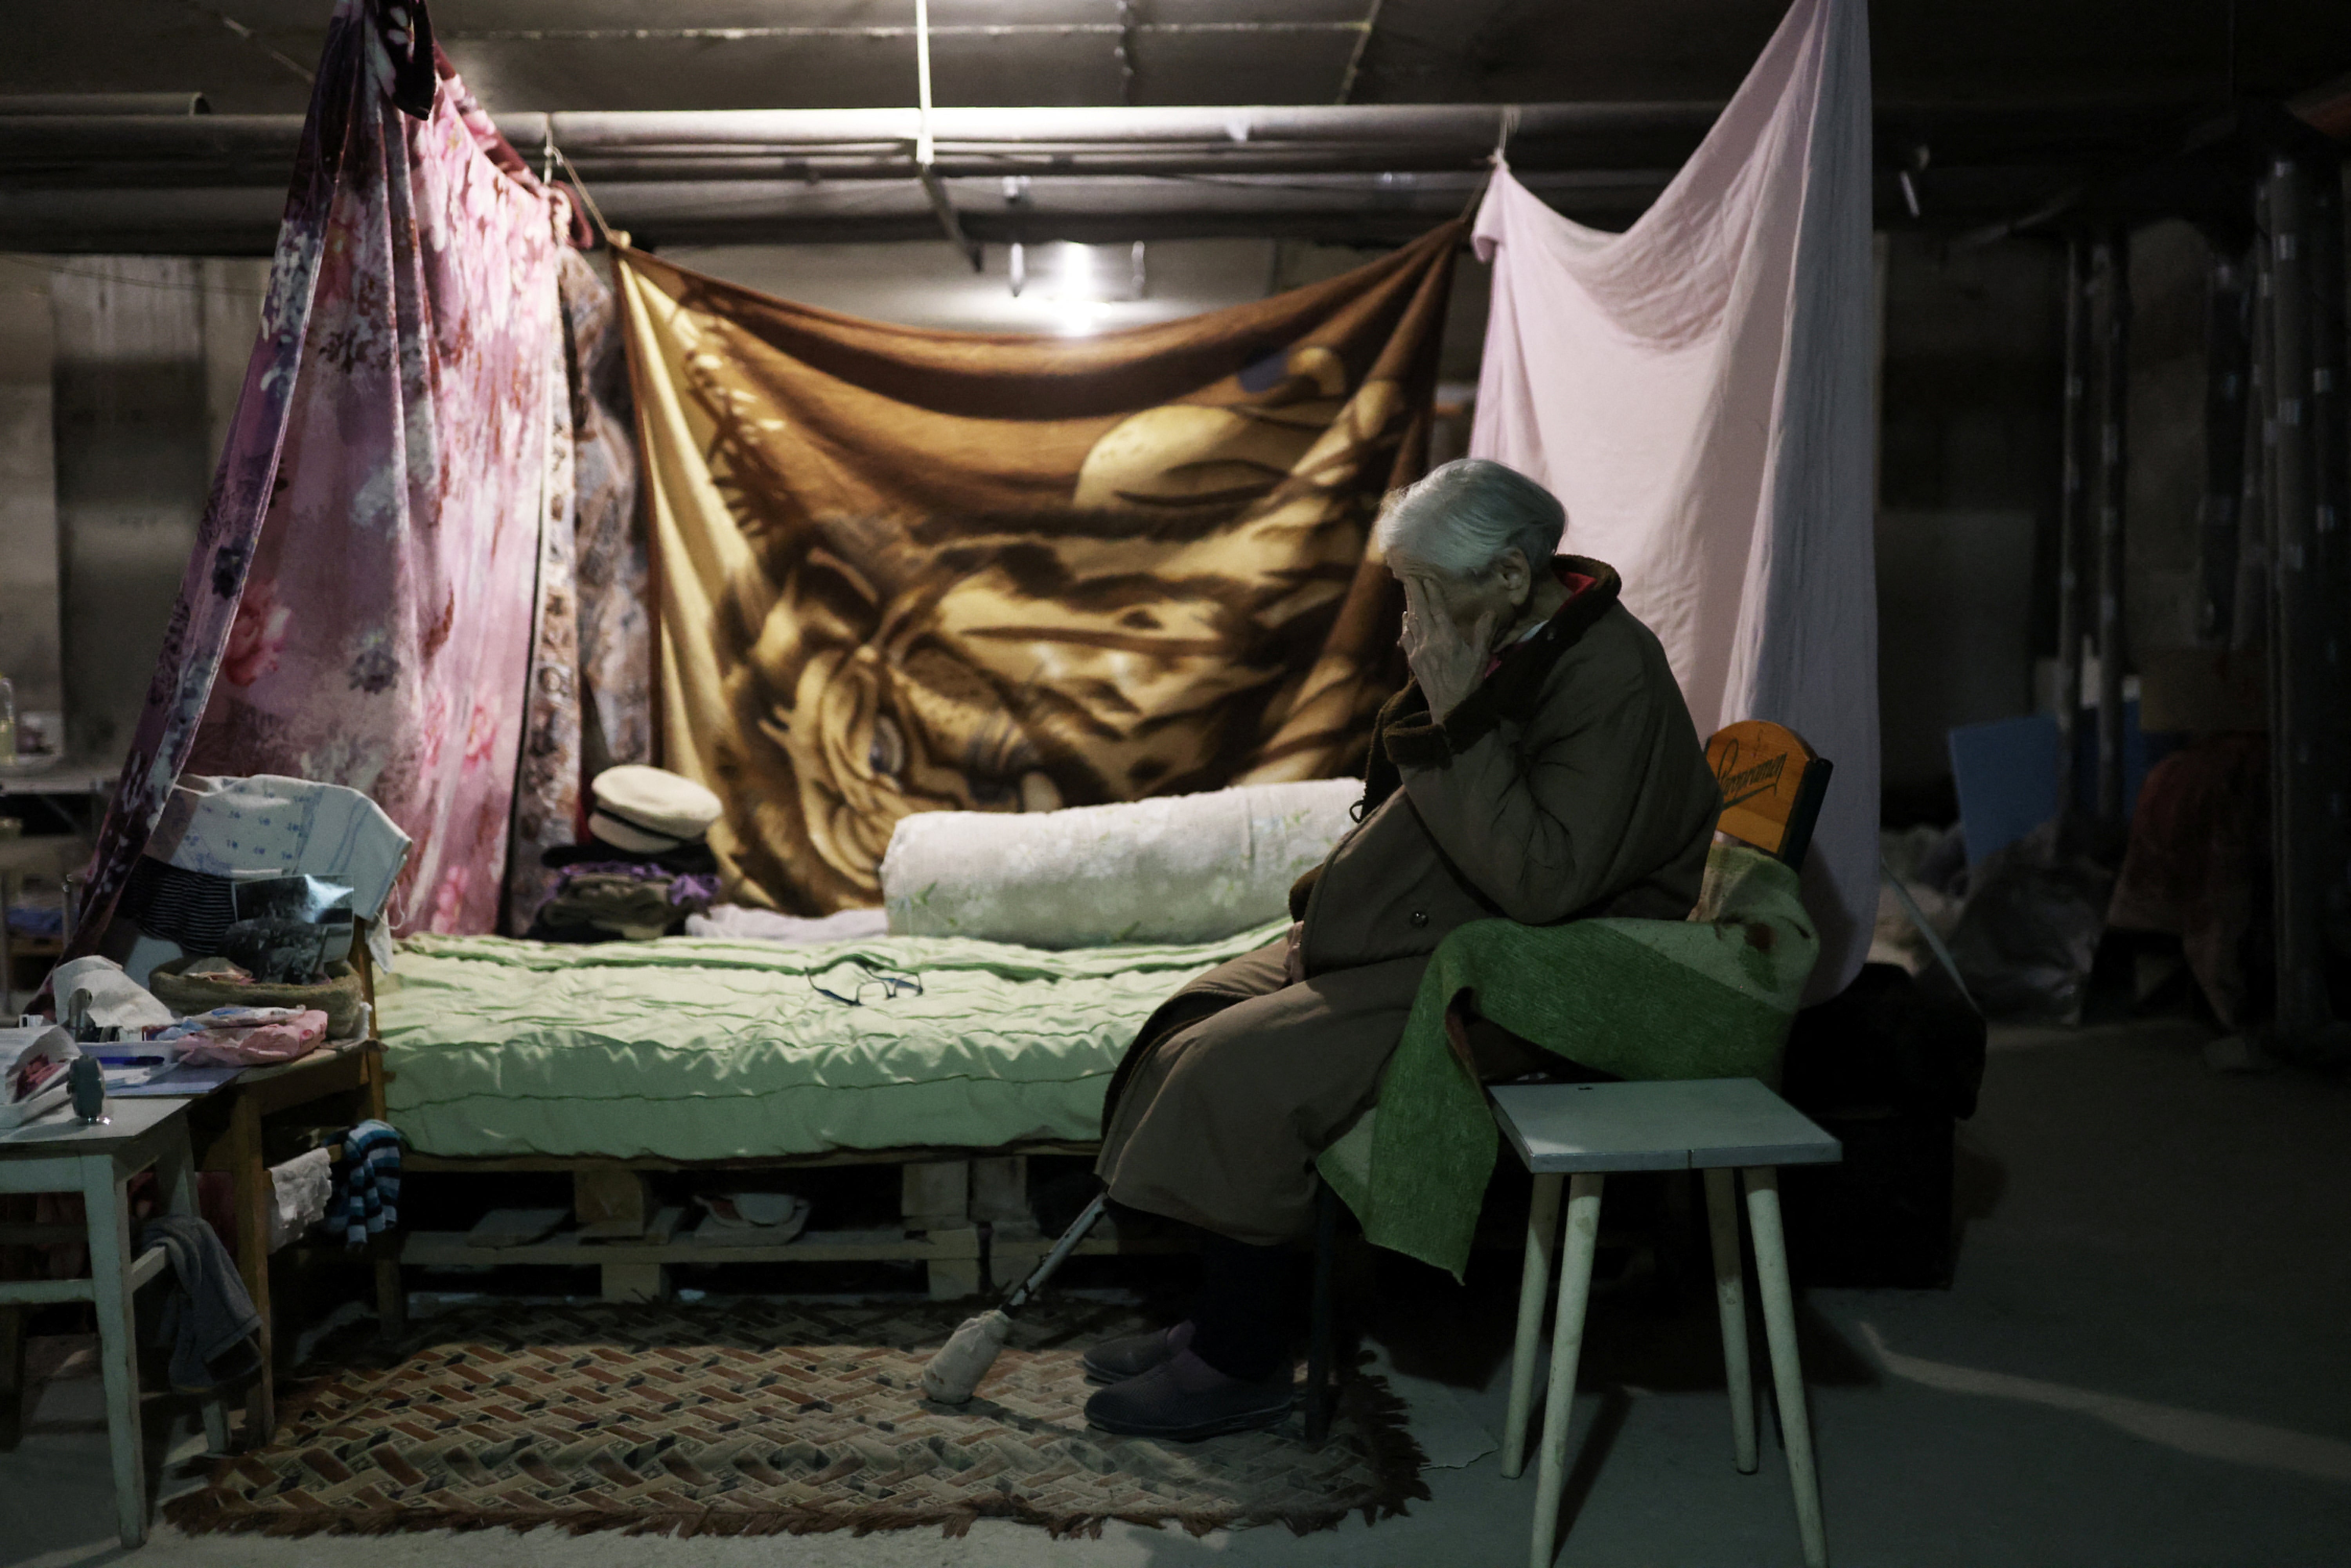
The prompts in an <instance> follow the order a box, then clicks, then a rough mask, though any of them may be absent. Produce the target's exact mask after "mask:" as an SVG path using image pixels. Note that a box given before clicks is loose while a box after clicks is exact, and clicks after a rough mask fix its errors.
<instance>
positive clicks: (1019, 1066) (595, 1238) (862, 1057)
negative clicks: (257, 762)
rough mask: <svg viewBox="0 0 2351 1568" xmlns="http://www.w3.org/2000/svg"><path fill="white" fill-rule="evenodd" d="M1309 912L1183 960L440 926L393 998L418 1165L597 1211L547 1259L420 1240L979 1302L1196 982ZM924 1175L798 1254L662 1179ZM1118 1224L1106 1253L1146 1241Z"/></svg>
mask: <svg viewBox="0 0 2351 1568" xmlns="http://www.w3.org/2000/svg"><path fill="white" fill-rule="evenodd" d="M1281 930H1282V923H1281V922H1279V921H1277V922H1274V923H1271V924H1269V925H1265V926H1263V927H1260V928H1258V929H1254V930H1250V931H1248V932H1244V933H1241V934H1239V935H1238V936H1230V937H1227V938H1225V939H1222V940H1219V941H1215V942H1206V943H1196V944H1186V945H1177V946H1101V947H1087V948H1079V949H1074V950H1068V951H1048V950H1044V949H1040V948H1034V947H1022V946H1011V945H1009V944H1005V943H998V942H986V941H978V940H973V939H969V938H959V937H920V936H893V937H877V938H869V939H864V940H860V941H855V942H845V943H834V944H829V945H825V946H785V945H781V944H777V943H771V942H758V941H738V940H726V939H719V938H710V937H665V938H662V939H660V940H657V941H652V942H625V943H608V944H601V945H597V946H567V945H562V944H549V943H540V942H530V941H521V940H515V939H511V938H504V937H490V936H475V937H444V936H427V937H419V938H415V939H412V940H410V941H409V942H407V943H404V944H403V945H402V949H401V953H400V958H399V965H398V974H397V978H396V980H392V979H391V978H390V977H385V978H381V979H380V980H379V983H378V1005H379V1009H380V1022H379V1030H378V1032H379V1034H380V1035H381V1039H382V1041H383V1051H384V1067H385V1071H386V1076H387V1080H388V1082H387V1086H386V1108H387V1114H388V1116H389V1119H390V1120H391V1121H392V1124H393V1125H395V1126H397V1127H398V1128H399V1129H400V1130H401V1132H402V1135H403V1136H404V1137H405V1138H406V1139H407V1142H408V1145H409V1149H410V1154H409V1156H408V1158H409V1161H410V1166H411V1168H413V1169H414V1170H417V1171H420V1172H434V1173H446V1172H468V1173H475V1174H479V1175H481V1176H485V1177H490V1178H495V1177H496V1176H499V1175H501V1174H505V1173H513V1172H565V1173H569V1175H570V1176H571V1177H572V1186H573V1210H574V1212H573V1217H572V1220H573V1222H572V1223H571V1224H570V1225H569V1227H568V1228H565V1229H563V1230H561V1231H559V1233H557V1234H555V1235H553V1236H551V1237H549V1238H548V1239H544V1240H539V1241H533V1242H528V1243H526V1244H522V1245H496V1246H493V1245H489V1244H487V1241H486V1240H485V1239H478V1238H475V1237H472V1236H470V1235H469V1234H468V1233H466V1232H462V1231H443V1232H434V1231H420V1232H412V1233H411V1234H409V1235H408V1236H407V1237H406V1238H405V1239H404V1241H403V1242H402V1250H401V1259H402V1262H404V1263H407V1264H412V1265H422V1266H442V1267H445V1266H450V1265H481V1264H541V1265H545V1264H559V1265H568V1266H574V1267H582V1266H593V1267H596V1268H597V1269H599V1270H601V1281H602V1288H603V1291H604V1293H605V1295H607V1296H608V1297H611V1298H614V1299H621V1300H636V1299H645V1298H649V1297H657V1296H659V1295H661V1294H663V1293H664V1292H665V1291H666V1290H667V1288H668V1276H667V1270H669V1269H670V1268H671V1267H672V1266H674V1265H678V1264H686V1263H716V1262H743V1263H751V1262H769V1263H773V1262H808V1263H818V1262H837V1261H861V1260H898V1261H911V1262H920V1263H923V1264H925V1265H927V1268H928V1273H929V1281H930V1289H931V1292H932V1293H933V1294H934V1295H935V1296H941V1297H950V1296H960V1295H965V1294H968V1293H970V1292H971V1291H976V1290H977V1289H978V1288H980V1286H981V1285H982V1283H983V1282H984V1281H983V1254H984V1253H985V1256H986V1262H987V1270H986V1271H987V1274H988V1275H989V1276H991V1277H992V1278H993V1279H994V1280H995V1281H998V1282H1001V1281H1005V1280H1007V1279H1008V1278H1010V1277H1013V1276H1016V1275H1017V1274H1018V1273H1019V1272H1020V1271H1021V1270H1024V1269H1025V1268H1027V1267H1028V1266H1029V1265H1030V1264H1032V1263H1033V1262H1034V1260H1036V1259H1037V1258H1038V1257H1040V1256H1041V1254H1042V1251H1043V1249H1044V1247H1045V1246H1046V1244H1047V1243H1046V1239H1043V1238H1041V1237H1040V1236H1039V1235H1038V1234H1037V1231H1036V1228H1035V1226H1034V1224H1033V1222H1032V1221H1031V1220H1030V1218H1029V1211H1028V1203H1027V1197H1026V1192H1025V1183H1026V1178H1025V1165H1026V1160H1027V1158H1028V1157H1029V1156H1030V1155H1039V1154H1084V1153H1090V1152H1091V1151H1092V1147H1093V1145H1094V1141H1095V1139H1096V1136H1097V1134H1098V1131H1099V1126H1100V1118H1101V1114H1102V1097H1103V1093H1104V1091H1105V1090H1106V1089H1107V1087H1108V1085H1109V1082H1110V1078H1111V1074H1112V1073H1113V1071H1115V1070H1116V1068H1117V1066H1118V1061H1119V1058H1120V1056H1121V1055H1122V1054H1123V1052H1124V1051H1125V1049H1126V1047H1127V1045H1128V1043H1129V1042H1130V1041H1131V1040H1133V1039H1134V1035H1135V1032H1136V1030H1138V1029H1139V1028H1140V1027H1141V1026H1142V1024H1143V1022H1144V1019H1146V1018H1147V1017H1149V1015H1150V1013H1151V1010H1152V1009H1154V1008H1155V1007H1156V1006H1157V1005H1158V1004H1159V1003H1160V1002H1161V1001H1162V1000H1163V999H1165V997H1166V996H1167V995H1168V993H1170V992H1172V991H1174V990H1175V988H1177V987H1178V986H1181V985H1182V984H1184V983H1185V982H1186V981H1187V980H1189V979H1191V978H1192V977H1195V976H1196V975H1198V974H1200V973H1202V972H1203V971H1205V970H1207V968H1209V967H1212V966H1214V965H1216V964H1218V963H1221V962H1223V961H1224V960H1225V959H1227V958H1231V957H1236V956H1239V955H1241V954H1243V953H1247V952H1249V951H1251V950H1252V949H1254V948H1256V947H1258V946H1263V945H1264V944H1265V943H1267V942H1269V941H1271V940H1273V939H1274V938H1275V937H1276V936H1279V935H1280V932H1281ZM883 1163H886V1164H894V1165H897V1166H901V1167H902V1176H901V1179H900V1194H901V1208H902V1215H901V1218H900V1222H899V1223H898V1224H897V1225H896V1226H894V1227H892V1228H888V1229H886V1230H880V1231H876V1230H872V1229H861V1230H854V1231H842V1230H838V1229H830V1228H824V1217H823V1216H822V1215H819V1216H817V1217H816V1224H815V1226H814V1227H812V1228H810V1230H808V1231H806V1232H804V1233H802V1234H801V1235H800V1236H799V1237H797V1238H795V1239H792V1240H790V1241H789V1242H786V1243H782V1244H780V1245H777V1246H772V1247H768V1246H757V1245H751V1246H747V1245H743V1244H741V1243H740V1242H739V1241H738V1240H736V1239H731V1238H730V1239H727V1240H726V1241H723V1242H722V1241H717V1240H698V1239H695V1236H694V1235H692V1234H689V1233H688V1229H687V1227H688V1226H689V1225H690V1224H691V1223H692V1221H693V1219H694V1218H695V1217H693V1216H690V1215H689V1214H688V1213H687V1212H685V1211H684V1209H683V1207H676V1206H664V1205H663V1204H661V1203H660V1202H658V1201H657V1199H656V1198H655V1197H654V1196H653V1185H652V1183H651V1182H650V1181H649V1180H648V1177H649V1175H650V1174H651V1173H654V1172H664V1171H700V1172H707V1173H713V1174H716V1173H720V1172H737V1171H774V1170H778V1169H789V1168H792V1167H805V1166H832V1165H871V1164H883ZM1134 1245H1135V1244H1134V1242H1132V1241H1131V1240H1125V1241H1123V1240H1122V1239H1120V1238H1118V1237H1117V1236H1115V1235H1114V1234H1108V1233H1104V1234H1101V1235H1098V1237H1097V1239H1095V1240H1094V1241H1092V1243H1090V1249H1092V1250H1097V1251H1103V1250H1122V1249H1133V1248H1134Z"/></svg>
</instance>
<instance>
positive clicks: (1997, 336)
mask: <svg viewBox="0 0 2351 1568" xmlns="http://www.w3.org/2000/svg"><path fill="white" fill-rule="evenodd" d="M2063 271H2064V257H2063V254H2062V253H2061V252H2060V251H2058V250H2057V249H2056V248H2055V247H2054V246H2049V245H2046V244H2043V243H2038V242H2032V241H2022V240H2015V241H2008V242H2004V243H2002V244H2000V245H1996V246H1987V247H1983V248H1980V249H1976V250H1971V251H1966V252H1959V253H1953V252H1951V251H1950V250H1949V248H1948V247H1947V246H1945V245H1944V244H1943V243H1942V242H1940V241H1938V240H1934V239H1930V238H1928V237H1925V236H1921V235H1895V236H1892V237H1891V238H1890V239H1889V240H1888V242H1887V245H1886V270H1885V283H1884V290H1885V298H1884V300H1883V312H1884V326H1883V328H1882V333H1883V357H1882V360H1881V363H1880V367H1879V394H1878V396H1879V443H1878V519H1877V581H1878V594H1877V608H1878V632H1877V636H1878V658H1877V679H1878V711H1879V716H1880V724H1881V729H1882V733H1883V736H1884V766H1885V777H1886V783H1887V785H1888V786H1889V787H1894V788H1911V789H1917V788H1920V787H1926V786H1931V785H1932V784H1933V783H1934V782H1935V781H1936V780H1938V779H1944V778H1947V777H1948V776H1949V772H1950V759H1949V751H1948V749H1947V747H1946V744H1945V738H1944V737H1945V736H1946V735H1947V733H1948V732H1949V730H1950V729H1951V727H1953V726H1955V725H1962V724H1973V723H1977V722H1980V721H1981V720H1985V719H1994V718H2006V717H2011V716H2015V715H2018V714H2023V713H2030V712H2031V711H2032V660H2033V656H2034V655H2035V654H2036V653H2051V652H2053V651H2054V645H2055V636H2056V632H2055V618H2056V590H2055V582H2056V552H2055V538H2056V521H2057V497H2058V482H2059V474H2060V469H2059V464H2060V458H2061V455H2062V447H2061V434H2060V430H2059V405H2060V402H2061V399H2062V396H2063V392H2064V387H2063V375H2064V340H2063V322H2064V315H2063V311H2064V294H2063Z"/></svg>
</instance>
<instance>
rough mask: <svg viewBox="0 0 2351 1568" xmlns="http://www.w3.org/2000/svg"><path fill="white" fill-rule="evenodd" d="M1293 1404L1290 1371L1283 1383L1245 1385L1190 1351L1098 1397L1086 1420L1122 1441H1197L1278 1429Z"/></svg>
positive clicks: (1088, 1404)
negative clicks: (1273, 1428) (1125, 1439)
mask: <svg viewBox="0 0 2351 1568" xmlns="http://www.w3.org/2000/svg"><path fill="white" fill-rule="evenodd" d="M1291 1402H1292V1396H1291V1393H1290V1374H1289V1371H1288V1370H1287V1369H1286V1368H1285V1369H1284V1370H1283V1372H1282V1375H1281V1376H1280V1379H1279V1380H1269V1381H1267V1382H1264V1383H1243V1382H1241V1381H1240V1380H1239V1379H1238V1378H1234V1377H1226V1376H1224V1375H1222V1374H1220V1373H1217V1372H1216V1371H1215V1370H1214V1369H1213V1368H1211V1367H1209V1366H1208V1364H1207V1363H1206V1362H1204V1361H1202V1360H1201V1359H1200V1358H1199V1357H1198V1356H1196V1355H1194V1354H1191V1353H1189V1352H1188V1351H1186V1352H1183V1353H1180V1354H1177V1355H1176V1356H1174V1357H1171V1358H1169V1359H1168V1360H1167V1361H1165V1362H1163V1363H1161V1364H1159V1365H1157V1366H1155V1367H1154V1368H1152V1369H1151V1370H1150V1371H1149V1372H1146V1373H1144V1374H1142V1375H1140V1376H1136V1377H1130V1378H1128V1379H1127V1380H1126V1381H1125V1382H1123V1383H1117V1384H1113V1385H1111V1386H1110V1387H1108V1388H1105V1389H1103V1390H1102V1392H1101V1393H1099V1394H1096V1395H1095V1396H1093V1397H1092V1398H1091V1399H1089V1400H1087V1401H1086V1420H1087V1422H1088V1423H1089V1424H1090V1425H1092V1426H1095V1427H1100V1428H1102V1430H1103V1431H1105V1432H1109V1433H1112V1434H1113V1435H1114V1436H1117V1437H1157V1438H1159V1439H1161V1440H1163V1441H1165V1442H1170V1443H1196V1442H1198V1441H1199V1440H1200V1439H1201V1438H1203V1437H1221V1436H1223V1435H1224V1434H1225V1433H1227V1432H1253V1431H1256V1430H1258V1429H1259V1428H1260V1427H1273V1426H1279V1425H1280V1423H1281V1421H1282V1419H1283V1417H1285V1416H1288V1415H1289V1414H1290V1404H1291Z"/></svg>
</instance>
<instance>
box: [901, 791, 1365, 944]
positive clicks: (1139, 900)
mask: <svg viewBox="0 0 2351 1568" xmlns="http://www.w3.org/2000/svg"><path fill="white" fill-rule="evenodd" d="M1363 795H1364V786H1363V783H1362V781H1361V780H1359V779H1315V780H1312V781H1311V782H1308V783H1302V784H1247V785H1241V786H1238V787H1237V788H1234V789H1217V790H1212V791H1210V792H1208V793H1207V794H1202V795H1169V796H1163V797H1160V798H1158V799H1156V800H1134V801H1130V802H1126V803H1123V804H1120V805H1113V806H1075V807H1071V808H1070V809H1069V810H1061V811H1035V812H1009V811H925V812H922V813H919V814H918V815H915V816H912V817H906V818H903V819H901V820H900V821H899V823H898V826H897V829H896V831H893V833H892V834H891V835H890V849H889V852H887V853H886V854H884V855H883V857H882V905H883V908H884V909H885V910H887V911H888V912H889V916H890V931H891V934H892V935H893V936H977V937H982V938H985V939H987V940H989V941H994V942H1018V943H1021V944H1023V945H1025V946H1031V947H1094V946H1106V945H1114V944H1119V943H1128V942H1213V941H1216V940H1217V939H1218V938H1220V937H1225V936H1232V935H1234V934H1235V933H1237V932H1241V931H1246V930H1248V929H1249V927H1250V926H1252V925H1263V924H1264V923H1265V922H1267V921H1269V920H1271V919H1273V918H1275V917H1276V916H1278V915H1280V914H1281V913H1282V912H1283V910H1285V909H1286V908H1287V907H1288V906H1289V898H1290V883H1293V882H1295V881H1297V880H1298V878H1299V877H1300V876H1301V874H1302V873H1305V872H1306V871H1307V870H1309V869H1310V868H1311V867H1313V866H1316V865H1319V864H1321V863H1322V858H1323V857H1324V856H1325V855H1327V854H1329V853H1330V852H1331V846H1332V844H1335V843H1337V842H1338V841H1339V840H1340V838H1341V837H1342V836H1343V835H1344V834H1345V833H1346V831H1347V830H1348V828H1349V827H1350V826H1351V825H1352V824H1353V817H1352V815H1351V812H1352V810H1353V807H1354V805H1355V803H1356V802H1357V801H1358V800H1362V799H1363Z"/></svg>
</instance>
